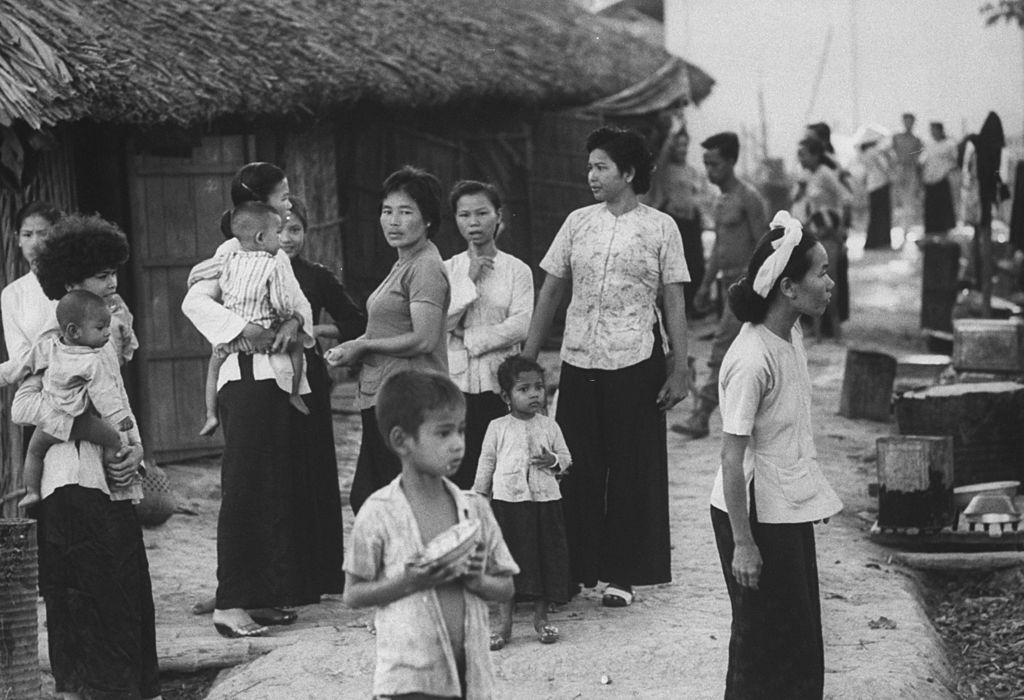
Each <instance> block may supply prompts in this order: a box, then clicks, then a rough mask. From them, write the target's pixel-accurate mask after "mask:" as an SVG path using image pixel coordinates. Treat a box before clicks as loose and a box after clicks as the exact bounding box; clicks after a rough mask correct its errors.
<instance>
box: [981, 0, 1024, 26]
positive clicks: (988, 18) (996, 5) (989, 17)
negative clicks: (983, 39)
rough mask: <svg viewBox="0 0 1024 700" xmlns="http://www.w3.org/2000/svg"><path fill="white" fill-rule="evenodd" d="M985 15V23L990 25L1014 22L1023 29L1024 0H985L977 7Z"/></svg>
mask: <svg viewBox="0 0 1024 700" xmlns="http://www.w3.org/2000/svg"><path fill="white" fill-rule="evenodd" d="M978 9H979V11H980V12H981V14H982V15H983V16H984V17H985V24H986V25H987V26H992V25H993V24H998V23H999V22H1014V23H1016V24H1017V26H1018V27H1021V28H1022V29H1024V0H998V1H997V2H986V3H983V4H982V5H981V7H980V8H978Z"/></svg>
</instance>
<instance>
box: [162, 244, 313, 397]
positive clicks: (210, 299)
mask: <svg viewBox="0 0 1024 700" xmlns="http://www.w3.org/2000/svg"><path fill="white" fill-rule="evenodd" d="M236 250H241V243H239V241H238V239H237V238H230V239H228V240H226V241H224V242H223V243H221V244H220V246H219V247H218V248H217V250H216V252H215V253H214V254H213V257H214V258H220V257H224V256H225V255H227V254H228V253H232V252H234V251H236ZM276 258H277V262H278V265H280V266H281V268H282V272H283V273H284V278H285V281H286V284H287V286H288V293H289V294H290V295H291V296H292V297H293V298H294V299H295V305H296V308H297V310H298V313H299V316H300V317H301V318H302V330H304V331H306V333H307V334H310V331H311V330H312V329H313V323H314V319H313V309H312V307H311V306H310V305H309V300H308V299H306V295H305V294H303V293H302V287H300V286H299V281H298V279H296V278H295V272H294V271H293V270H292V264H291V260H290V259H289V258H288V255H287V254H286V253H285V252H284V251H283V250H279V251H278V252H277V256H276ZM219 299H220V285H219V284H218V282H217V281H216V280H200V281H198V282H196V283H195V284H193V285H192V286H191V287H189V290H188V292H186V294H185V299H184V300H183V301H182V302H181V310H182V312H183V313H184V314H185V316H187V317H188V320H189V321H191V322H192V324H193V325H194V326H195V327H196V329H197V330H198V331H199V332H200V333H202V334H203V336H204V337H205V338H206V339H207V340H208V341H210V343H211V344H212V345H223V344H225V343H229V342H231V341H232V340H234V339H235V338H237V337H238V336H239V335H241V333H242V331H243V330H244V329H245V326H246V325H247V323H248V322H247V321H246V320H245V319H244V318H242V317H241V316H239V315H238V314H236V313H234V312H233V311H231V310H230V309H227V308H225V307H224V306H223V305H222V304H221V303H220V302H219ZM315 343H316V341H315V340H313V338H312V337H311V335H310V337H309V339H308V340H306V341H305V345H306V347H307V348H311V347H313V345H314V344H315ZM252 374H253V379H255V380H257V381H259V380H261V379H274V380H276V381H277V385H278V386H279V387H280V388H281V390H282V391H284V392H285V393H288V394H290V393H291V387H292V365H291V358H290V357H289V356H288V354H287V353H274V354H265V353H255V354H253V356H252ZM241 378H242V373H241V370H240V369H239V366H238V353H232V354H231V355H229V356H228V357H227V358H226V359H225V360H224V363H223V364H222V365H221V367H220V374H218V376H217V389H220V388H221V387H223V386H224V385H225V384H227V383H228V382H231V381H235V380H238V379H241ZM309 392H310V388H309V382H308V381H307V380H306V370H305V367H303V371H302V380H301V382H300V385H299V393H300V394H308V393H309Z"/></svg>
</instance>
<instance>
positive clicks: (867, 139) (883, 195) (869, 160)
mask: <svg viewBox="0 0 1024 700" xmlns="http://www.w3.org/2000/svg"><path fill="white" fill-rule="evenodd" d="M884 140H885V134H883V133H881V132H880V131H878V130H877V129H875V128H873V127H867V128H866V129H864V131H863V133H862V135H861V138H860V139H859V140H858V147H859V149H860V158H861V160H862V161H863V163H864V180H865V182H864V189H865V190H866V191H867V193H868V235H867V240H866V241H865V242H864V247H865V248H884V249H889V248H891V247H892V193H891V190H892V186H891V178H892V152H891V151H890V150H889V149H888V147H887V145H886V144H885V143H884Z"/></svg>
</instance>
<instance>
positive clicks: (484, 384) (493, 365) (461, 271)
mask: <svg viewBox="0 0 1024 700" xmlns="http://www.w3.org/2000/svg"><path fill="white" fill-rule="evenodd" d="M469 263H470V258H469V253H468V252H463V253H459V254H458V255H455V256H454V257H451V258H449V259H448V260H445V261H444V267H445V270H447V271H448V279H449V281H450V282H451V285H452V301H451V306H450V307H449V308H448V373H449V374H450V375H451V378H452V381H454V382H455V384H456V385H457V386H458V387H459V389H461V390H462V391H463V392H465V393H467V394H480V393H483V392H485V391H493V392H494V393H495V394H499V393H501V390H500V388H499V387H498V374H497V373H498V365H500V364H501V362H502V360H504V359H505V358H506V357H508V356H509V355H514V354H515V353H517V352H519V349H520V346H521V344H522V342H523V341H524V340H526V335H527V332H528V331H529V330H530V319H531V318H532V316H533V274H532V273H531V272H530V266H529V265H527V264H526V263H524V262H523V261H522V260H520V259H519V258H516V257H514V256H512V255H509V254H508V253H505V252H503V251H500V250H499V251H498V254H497V255H496V256H495V257H494V268H493V269H491V270H488V271H487V272H486V273H484V275H483V276H482V277H481V278H480V279H479V280H477V282H476V283H475V284H474V283H473V281H472V280H471V279H470V278H469ZM460 323H461V325H462V327H463V330H464V334H463V337H461V338H460V337H458V336H456V335H455V334H454V333H452V331H453V330H454V329H455V328H456V326H458V325H460Z"/></svg>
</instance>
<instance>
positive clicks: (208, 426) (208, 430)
mask: <svg viewBox="0 0 1024 700" xmlns="http://www.w3.org/2000/svg"><path fill="white" fill-rule="evenodd" d="M218 425H220V421H219V420H218V419H217V416H207V417H206V422H205V423H203V427H202V428H200V429H199V434H200V435H213V434H214V433H215V432H217V426H218Z"/></svg>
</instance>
